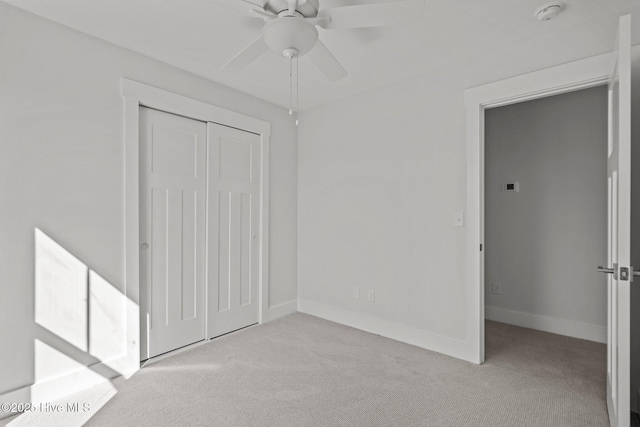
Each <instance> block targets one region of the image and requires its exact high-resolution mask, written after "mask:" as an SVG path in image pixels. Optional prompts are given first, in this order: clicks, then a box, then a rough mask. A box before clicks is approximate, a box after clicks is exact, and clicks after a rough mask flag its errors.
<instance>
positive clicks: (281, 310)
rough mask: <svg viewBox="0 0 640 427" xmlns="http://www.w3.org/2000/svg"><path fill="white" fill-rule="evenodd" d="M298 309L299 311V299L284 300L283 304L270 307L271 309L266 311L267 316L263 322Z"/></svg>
mask: <svg viewBox="0 0 640 427" xmlns="http://www.w3.org/2000/svg"><path fill="white" fill-rule="evenodd" d="M296 311H298V300H295V299H294V300H291V301H287V302H283V303H282V304H278V305H275V306H273V307H269V311H268V312H267V313H266V316H265V318H264V319H263V320H262V323H266V322H269V321H271V320H275V319H277V318H279V317H284V316H287V315H289V314H293V313H295V312H296Z"/></svg>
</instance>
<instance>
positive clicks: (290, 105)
mask: <svg viewBox="0 0 640 427" xmlns="http://www.w3.org/2000/svg"><path fill="white" fill-rule="evenodd" d="M289 115H290V116H291V115H293V55H291V56H289Z"/></svg>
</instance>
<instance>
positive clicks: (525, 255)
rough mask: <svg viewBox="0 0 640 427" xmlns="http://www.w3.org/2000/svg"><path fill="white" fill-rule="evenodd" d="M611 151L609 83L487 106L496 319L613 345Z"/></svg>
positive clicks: (490, 271) (488, 249) (489, 239)
mask: <svg viewBox="0 0 640 427" xmlns="http://www.w3.org/2000/svg"><path fill="white" fill-rule="evenodd" d="M606 150H607V90H606V86H599V87H595V88H591V89H585V90H581V91H576V92H571V93H567V94H562V95H557V96H552V97H547V98H541V99H537V100H533V101H529V102H522V103H518V104H513V105H508V106H505V107H500V108H494V109H489V110H487V111H486V112H485V288H486V289H485V301H486V304H487V307H486V311H485V313H486V317H487V319H491V320H497V321H502V322H506V323H513V324H517V325H520V326H525V327H532V328H535V329H542V330H547V331H550V332H554V333H560V334H564V335H570V336H575V337H577V338H583V339H591V340H594V341H599V342H606V322H607V319H606V313H607V305H606V298H607V295H606V277H605V275H603V274H601V273H598V272H597V271H596V266H597V265H604V264H605V263H606V259H607V209H606V204H607V186H606V183H607V163H606ZM505 181H518V182H519V185H520V191H519V192H517V193H516V192H512V193H508V192H504V191H503V183H504V182H505ZM494 282H497V283H500V285H501V294H500V295H496V294H493V293H492V288H491V286H492V283H494Z"/></svg>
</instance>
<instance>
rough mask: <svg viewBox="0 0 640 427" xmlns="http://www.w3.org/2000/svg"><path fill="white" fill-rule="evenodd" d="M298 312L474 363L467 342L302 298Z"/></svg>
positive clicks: (299, 301)
mask: <svg viewBox="0 0 640 427" xmlns="http://www.w3.org/2000/svg"><path fill="white" fill-rule="evenodd" d="M298 311H299V312H301V313H305V314H310V315H312V316H316V317H320V318H322V319H326V320H330V321H332V322H335V323H340V324H342V325H346V326H351V327H352V328H356V329H360V330H361V331H365V332H369V333H372V334H377V335H381V336H383V337H386V338H391V339H393V340H396V341H400V342H403V343H407V344H411V345H415V346H416V347H421V348H424V349H427V350H431V351H435V352H437V353H442V354H445V355H447V356H451V357H455V358H458V359H463V360H468V361H472V359H471V357H470V352H469V345H468V343H467V342H466V341H464V340H457V339H453V338H448V337H444V336H441V335H437V334H432V333H430V332H425V331H421V330H418V329H413V328H410V327H407V326H403V325H399V324H396V323H392V322H388V321H386V320H380V319H375V318H373V317H368V316H363V315H361V314H356V313H351V312H348V311H345V310H341V309H338V308H333V307H328V306H325V305H322V304H317V303H315V302H311V301H307V300H302V299H299V300H298Z"/></svg>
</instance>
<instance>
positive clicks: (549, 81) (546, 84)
mask: <svg viewBox="0 0 640 427" xmlns="http://www.w3.org/2000/svg"><path fill="white" fill-rule="evenodd" d="M611 61H612V54H611V53H606V54H602V55H598V56H594V57H591V58H587V59H582V60H579V61H574V62H570V63H567V64H562V65H558V66H555V67H551V68H546V69H543V70H540V71H535V72H532V73H528V74H523V75H520V76H517V77H512V78H509V79H505V80H501V81H497V82H493V83H489V84H486V85H482V86H477V87H474V88H470V89H467V90H465V92H464V98H465V107H466V111H467V120H466V122H467V245H466V258H467V261H466V272H467V285H466V288H467V293H466V295H467V301H466V307H467V310H466V312H467V315H468V317H467V321H466V332H467V337H468V345H469V347H468V352H467V357H466V359H467V360H468V361H470V362H473V363H477V364H482V363H484V360H485V346H484V340H485V339H484V317H485V313H484V248H483V250H480V245H481V244H483V245H484V147H485V142H484V112H485V110H486V109H487V108H494V107H501V106H505V105H510V104H515V103H518V102H523V101H530V100H533V99H538V98H544V97H547V96H553V95H559V94H562V93H567V92H572V91H576V90H581V89H588V88H591V87H594V86H599V85H604V84H606V83H607V82H608V80H609V75H610V73H611Z"/></svg>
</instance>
